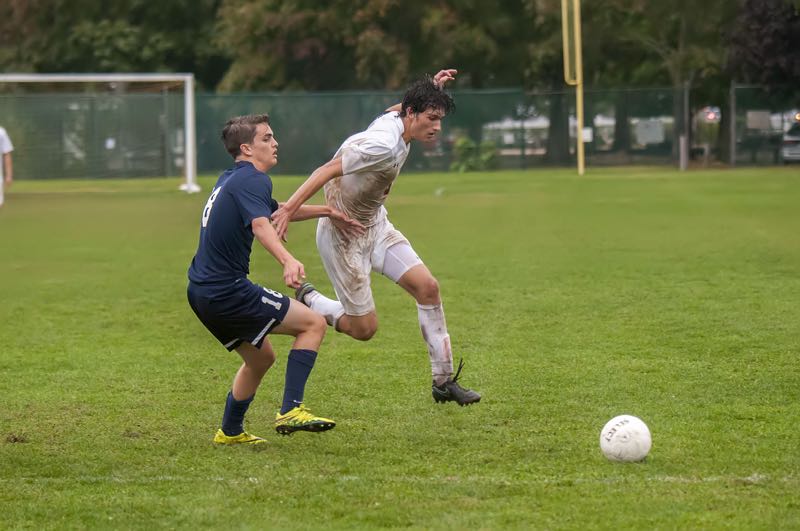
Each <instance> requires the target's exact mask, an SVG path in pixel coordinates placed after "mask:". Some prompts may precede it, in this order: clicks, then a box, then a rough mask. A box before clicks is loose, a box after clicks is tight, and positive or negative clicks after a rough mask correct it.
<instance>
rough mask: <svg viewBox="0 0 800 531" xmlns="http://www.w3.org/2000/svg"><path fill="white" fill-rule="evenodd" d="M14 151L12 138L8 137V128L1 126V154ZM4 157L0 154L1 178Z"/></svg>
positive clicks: (0, 175)
mask: <svg viewBox="0 0 800 531" xmlns="http://www.w3.org/2000/svg"><path fill="white" fill-rule="evenodd" d="M12 151H14V146H13V145H12V144H11V139H10V138H9V137H8V133H6V130H5V129H3V128H2V127H0V155H5V154H6V153H11V152H12ZM3 167H4V164H3V157H2V156H0V178H2V177H3Z"/></svg>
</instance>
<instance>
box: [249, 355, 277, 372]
mask: <svg viewBox="0 0 800 531" xmlns="http://www.w3.org/2000/svg"><path fill="white" fill-rule="evenodd" d="M274 363H275V353H274V352H272V351H265V350H262V351H260V354H259V355H258V356H255V357H253V358H252V359H250V360H248V363H247V366H248V367H250V370H252V371H253V372H255V373H257V374H259V375H261V376H264V375H265V374H266V373H267V371H268V370H269V368H270V367H272V365H273V364H274Z"/></svg>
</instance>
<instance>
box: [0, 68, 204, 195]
mask: <svg viewBox="0 0 800 531" xmlns="http://www.w3.org/2000/svg"><path fill="white" fill-rule="evenodd" d="M0 83H179V84H182V85H183V116H184V122H183V143H184V164H183V169H184V182H183V183H182V184H181V185H180V189H181V190H183V191H186V192H188V193H194V192H199V191H200V186H199V185H198V184H197V143H196V137H195V97H194V74H158V73H153V74H0Z"/></svg>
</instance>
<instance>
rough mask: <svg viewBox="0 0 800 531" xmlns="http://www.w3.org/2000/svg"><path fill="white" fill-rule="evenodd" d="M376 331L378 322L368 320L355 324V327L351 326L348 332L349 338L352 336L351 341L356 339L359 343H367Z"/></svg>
mask: <svg viewBox="0 0 800 531" xmlns="http://www.w3.org/2000/svg"><path fill="white" fill-rule="evenodd" d="M377 331H378V322H377V321H372V320H370V321H366V322H360V323H357V324H356V325H355V326H353V328H352V329H351V331H350V336H352V337H353V339H358V340H359V341H369V340H370V339H372V336H374V335H375V332H377Z"/></svg>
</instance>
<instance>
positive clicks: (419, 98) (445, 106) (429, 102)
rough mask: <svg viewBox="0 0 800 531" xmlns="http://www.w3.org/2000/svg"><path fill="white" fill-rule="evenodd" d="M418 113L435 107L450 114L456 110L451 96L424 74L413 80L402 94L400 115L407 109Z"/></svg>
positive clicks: (405, 112)
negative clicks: (422, 76) (420, 77)
mask: <svg viewBox="0 0 800 531" xmlns="http://www.w3.org/2000/svg"><path fill="white" fill-rule="evenodd" d="M409 109H411V112H414V113H418V112H424V111H425V110H427V109H437V110H442V111H444V113H445V114H450V113H451V112H453V111H455V110H456V104H455V102H454V101H453V97H452V96H450V94H448V93H447V92H445V91H444V90H443V89H440V88H439V87H438V86H436V84H435V83H434V82H433V78H432V77H430V76H425V77H424V78H422V79H420V80H418V81H415V82H414V83H413V84H412V85H411V86H410V87H408V90H406V93H405V94H404V95H403V103H402V105H401V110H400V116H405V115H406V114H408V110H409Z"/></svg>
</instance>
